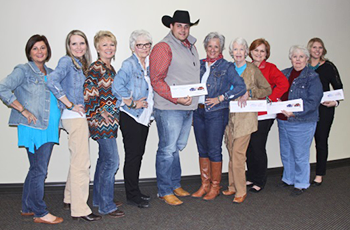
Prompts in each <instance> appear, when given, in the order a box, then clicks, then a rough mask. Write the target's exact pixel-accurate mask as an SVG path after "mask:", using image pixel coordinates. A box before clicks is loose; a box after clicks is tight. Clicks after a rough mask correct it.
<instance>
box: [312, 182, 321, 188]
mask: <svg viewBox="0 0 350 230" xmlns="http://www.w3.org/2000/svg"><path fill="white" fill-rule="evenodd" d="M321 184H322V181H321V182H316V181H312V182H311V186H312V187H318V186H321Z"/></svg>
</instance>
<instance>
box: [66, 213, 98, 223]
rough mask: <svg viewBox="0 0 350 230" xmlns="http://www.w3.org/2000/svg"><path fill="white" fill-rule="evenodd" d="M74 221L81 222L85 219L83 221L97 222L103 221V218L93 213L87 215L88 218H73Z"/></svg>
mask: <svg viewBox="0 0 350 230" xmlns="http://www.w3.org/2000/svg"><path fill="white" fill-rule="evenodd" d="M72 218H73V220H80V219H83V220H86V221H97V220H101V219H102V217H101V216H99V215H95V214H93V213H91V214H89V215H87V216H77V217H76V216H72Z"/></svg>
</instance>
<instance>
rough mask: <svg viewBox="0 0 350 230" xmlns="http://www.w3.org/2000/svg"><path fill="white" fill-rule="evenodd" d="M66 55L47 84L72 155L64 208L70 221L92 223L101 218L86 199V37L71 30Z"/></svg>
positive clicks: (88, 55)
mask: <svg viewBox="0 0 350 230" xmlns="http://www.w3.org/2000/svg"><path fill="white" fill-rule="evenodd" d="M66 52H67V55H66V56H64V57H62V58H61V59H60V60H59V62H58V65H57V67H56V69H55V70H54V71H53V72H52V73H51V74H50V75H49V80H48V82H47V86H48V87H49V89H50V90H51V92H52V93H53V94H54V95H55V97H56V98H57V99H59V100H60V108H61V109H63V112H62V116H61V121H62V126H63V128H64V129H65V130H66V131H67V133H68V146H69V151H70V154H71V161H70V167H69V172H68V178H67V183H66V188H65V191H64V200H63V202H64V208H65V209H69V208H70V210H71V216H72V217H73V219H80V218H81V219H84V220H86V221H95V220H99V219H101V217H100V216H97V215H95V214H93V213H92V211H91V209H90V208H89V206H88V205H87V203H86V202H87V200H88V197H89V182H90V178H89V171H90V153H89V127H88V123H87V120H86V115H85V109H84V93H83V85H84V81H85V78H86V77H85V76H86V72H87V69H88V67H89V64H90V62H91V61H90V60H91V58H90V49H89V44H88V40H87V38H86V35H85V34H84V33H83V32H81V31H79V30H73V31H71V32H70V33H69V34H68V35H67V38H66Z"/></svg>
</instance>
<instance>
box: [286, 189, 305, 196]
mask: <svg viewBox="0 0 350 230" xmlns="http://www.w3.org/2000/svg"><path fill="white" fill-rule="evenodd" d="M305 190H306V189H302V188H294V189H293V191H292V192H291V193H290V195H291V196H300V195H301V194H303V193H304V191H305Z"/></svg>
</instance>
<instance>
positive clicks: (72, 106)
mask: <svg viewBox="0 0 350 230" xmlns="http://www.w3.org/2000/svg"><path fill="white" fill-rule="evenodd" d="M71 103H72V105H71V107H68V106H66V108H67V109H68V110H72V109H73V108H74V103H73V102H71Z"/></svg>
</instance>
